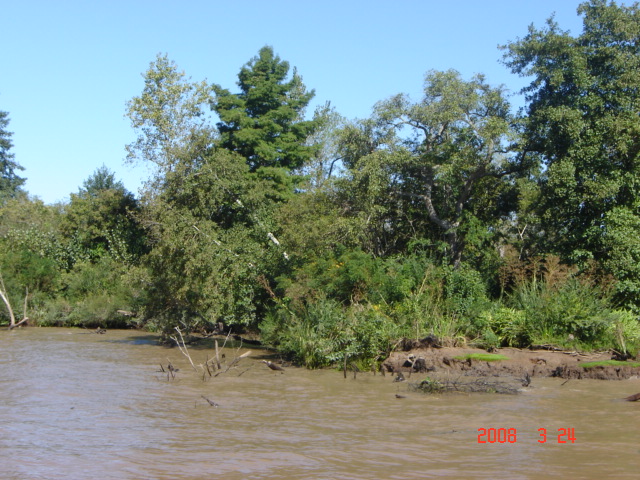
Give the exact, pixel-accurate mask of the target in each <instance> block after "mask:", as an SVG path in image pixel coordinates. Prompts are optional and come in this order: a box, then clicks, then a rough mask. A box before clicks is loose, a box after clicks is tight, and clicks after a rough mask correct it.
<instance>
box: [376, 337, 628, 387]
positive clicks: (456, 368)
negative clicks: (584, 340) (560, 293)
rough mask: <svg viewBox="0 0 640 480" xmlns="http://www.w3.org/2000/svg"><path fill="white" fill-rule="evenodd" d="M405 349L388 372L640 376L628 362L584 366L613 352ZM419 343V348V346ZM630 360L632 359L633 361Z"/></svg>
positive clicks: (395, 356)
mask: <svg viewBox="0 0 640 480" xmlns="http://www.w3.org/2000/svg"><path fill="white" fill-rule="evenodd" d="M408 347H409V348H408V349H407V350H404V351H396V352H394V353H392V354H391V355H390V356H389V358H388V359H387V360H385V361H384V362H383V364H382V368H383V369H384V370H385V371H386V372H388V373H400V372H403V373H408V372H412V373H413V372H415V373H426V374H427V375H428V374H430V373H432V374H434V375H436V376H437V375H442V374H456V375H458V376H472V377H513V378H518V379H523V378H526V377H527V375H528V376H529V377H531V378H534V377H558V378H565V379H583V378H591V379H598V380H624V379H628V378H634V377H635V378H637V377H640V367H632V366H626V365H616V366H599V367H591V368H583V367H582V365H581V364H584V363H586V362H594V361H603V360H610V359H611V354H610V353H609V352H601V353H589V354H583V353H578V352H564V351H549V350H521V349H517V348H501V349H499V350H498V351H496V352H494V353H498V354H501V355H504V356H505V357H507V360H499V361H493V362H487V361H479V360H460V359H456V358H455V357H460V356H466V355H468V354H471V353H487V352H486V351H485V350H481V349H477V348H457V347H442V348H438V347H437V346H432V345H429V346H426V345H416V344H415V342H414V344H410V345H408ZM416 347H417V348H416ZM629 363H630V364H631V363H632V362H629Z"/></svg>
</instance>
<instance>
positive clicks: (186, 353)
mask: <svg viewBox="0 0 640 480" xmlns="http://www.w3.org/2000/svg"><path fill="white" fill-rule="evenodd" d="M175 330H176V332H178V335H180V341H178V339H177V338H176V337H175V336H174V337H169V338H171V340H173V341H174V342H176V344H177V345H178V348H179V349H180V352H181V353H182V354H183V355H184V356H185V357H187V358H188V359H189V363H191V366H192V367H193V369H194V370H195V371H196V372H197V371H198V369H197V368H196V366H195V364H194V363H193V360H191V355H189V350H188V349H187V344H186V343H184V337H183V336H182V332H181V331H180V328H179V327H175ZM180 342H182V345H181V344H180Z"/></svg>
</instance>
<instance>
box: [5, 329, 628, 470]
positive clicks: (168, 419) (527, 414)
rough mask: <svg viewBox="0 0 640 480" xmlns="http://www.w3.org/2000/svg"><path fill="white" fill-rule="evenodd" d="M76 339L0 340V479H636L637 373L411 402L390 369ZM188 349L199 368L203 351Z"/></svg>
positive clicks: (131, 338)
mask: <svg viewBox="0 0 640 480" xmlns="http://www.w3.org/2000/svg"><path fill="white" fill-rule="evenodd" d="M81 332H82V331H81V330H69V329H48V328H27V329H24V330H19V331H13V332H7V331H2V332H0V348H1V351H0V392H1V395H2V407H1V408H0V452H1V456H2V459H1V460H0V478H2V479H7V480H9V479H11V480H13V479H16V480H17V479H20V480H23V479H65V480H67V479H71V480H80V479H101V480H105V479H136V480H137V479H174V480H181V479H211V478H224V479H228V480H232V479H331V480H335V479H376V480H380V479H403V480H404V479H422V478H466V479H510V480H514V479H544V478H575V479H632V478H633V479H637V478H639V476H640V402H636V403H631V402H623V401H620V400H618V399H620V398H623V397H626V396H628V395H631V394H633V393H638V392H640V380H637V379H632V380H624V381H610V382H604V381H597V380H580V381H578V380H571V381H569V382H568V383H566V384H565V385H561V384H562V383H563V382H564V380H556V379H537V378H534V380H533V383H532V387H531V388H528V389H526V390H525V391H523V392H522V393H521V394H520V395H517V396H499V395H490V394H472V395H466V394H447V395H424V394H420V393H413V392H410V391H408V387H407V384H406V383H401V384H398V383H393V382H392V378H391V377H390V376H388V375H387V376H386V377H382V376H380V375H376V376H374V375H372V374H360V375H358V377H357V379H355V380H354V379H353V376H352V375H351V376H349V378H347V379H344V378H343V375H342V373H341V372H336V371H332V370H328V371H309V370H304V369H299V368H287V369H286V372H285V373H284V374H280V373H278V372H272V371H271V370H269V369H268V368H267V367H266V365H265V364H264V363H261V362H260V360H261V359H262V358H265V357H264V355H265V352H264V351H261V350H259V349H251V348H245V347H242V349H240V350H236V349H225V351H224V353H225V356H226V361H227V362H229V361H230V360H232V359H233V358H234V357H235V356H237V355H238V354H239V353H244V352H246V351H248V350H251V351H252V353H251V355H249V356H248V357H246V358H243V359H242V360H241V361H239V362H238V364H237V366H236V367H234V368H232V369H230V370H229V371H228V372H226V373H224V374H221V375H219V376H218V377H215V378H211V377H209V376H208V375H207V378H205V379H204V380H203V376H202V372H199V373H196V372H195V371H194V370H193V369H192V368H191V366H190V365H189V362H188V360H187V359H186V357H184V356H183V355H182V354H181V353H180V352H179V351H178V349H177V348H167V347H163V346H159V345H157V343H156V341H155V339H156V337H155V336H154V335H152V334H148V333H144V332H135V331H109V332H107V333H106V334H105V335H95V334H82V333H81ZM190 352H191V355H192V357H193V359H194V361H195V362H196V363H200V362H203V361H205V360H206V358H207V356H208V357H209V358H211V357H212V356H213V350H211V349H210V348H192V349H190ZM169 360H170V361H171V362H172V363H173V364H174V365H175V366H176V367H177V368H179V369H180V371H179V372H177V374H176V377H175V378H173V379H169V380H168V379H167V374H166V373H161V372H159V371H158V370H159V368H160V367H159V365H160V364H161V363H162V364H163V365H165V366H166V365H167V363H168V361H169ZM421 379H422V376H416V375H415V374H414V376H413V378H411V379H409V381H414V380H415V381H418V380H421ZM396 394H400V395H402V396H405V397H406V398H396ZM202 396H205V397H207V398H208V399H210V400H211V401H213V402H215V403H217V404H218V405H219V406H218V407H213V406H211V405H210V404H209V403H208V402H207V401H206V400H205V399H203V398H202ZM481 428H484V429H486V434H485V435H484V436H482V437H481V438H480V440H485V441H486V443H479V442H478V441H479V438H478V437H479V433H478V432H479V429H481ZM542 428H544V429H546V430H545V431H542V430H539V429H542ZM501 429H504V430H501ZM562 429H566V430H564V431H563V430H562ZM570 429H573V430H570ZM545 432H546V437H543V436H542V435H541V434H543V433H545ZM572 432H573V433H574V435H570V434H571V433H572ZM514 434H515V436H514ZM571 436H574V437H575V441H574V442H573V443H572V442H571V440H570V437H571ZM545 438H546V441H544V443H541V442H542V441H543V440H545ZM562 441H565V442H567V443H561V442H562Z"/></svg>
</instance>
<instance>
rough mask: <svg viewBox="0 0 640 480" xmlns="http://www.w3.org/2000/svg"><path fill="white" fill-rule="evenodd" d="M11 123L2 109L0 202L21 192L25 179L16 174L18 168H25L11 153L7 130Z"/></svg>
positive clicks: (0, 119) (9, 133)
mask: <svg viewBox="0 0 640 480" xmlns="http://www.w3.org/2000/svg"><path fill="white" fill-rule="evenodd" d="M8 125H9V114H8V113H7V112H2V111H0V202H5V201H6V200H7V199H8V198H13V197H15V196H16V195H17V194H19V193H20V192H21V188H20V187H21V186H22V185H23V184H24V182H25V179H24V178H21V177H19V176H18V175H17V174H16V170H24V167H22V166H21V165H19V164H18V163H17V162H16V161H15V160H14V158H15V155H14V154H13V153H11V148H13V143H12V142H11V136H12V135H13V134H12V133H11V132H8V131H7V130H6V128H7V126H8Z"/></svg>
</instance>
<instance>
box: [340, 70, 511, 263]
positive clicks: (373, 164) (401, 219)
mask: <svg viewBox="0 0 640 480" xmlns="http://www.w3.org/2000/svg"><path fill="white" fill-rule="evenodd" d="M511 127H512V118H511V114H510V113H509V104H508V102H507V100H506V98H505V95H504V92H503V90H502V89H501V88H494V87H491V86H490V85H489V84H487V82H486V81H485V79H484V77H482V76H480V75H479V76H476V77H474V78H473V79H472V80H470V81H465V80H463V79H462V78H461V77H460V75H459V73H458V72H455V71H452V70H450V71H446V72H435V71H432V72H429V73H428V74H427V75H426V78H425V87H424V97H423V99H422V100H421V101H419V102H417V103H414V102H412V101H411V100H410V99H409V98H408V97H407V96H405V95H397V96H395V97H392V98H390V99H389V100H386V101H383V102H380V103H379V104H378V105H377V106H376V109H375V115H374V117H373V118H372V119H370V120H369V121H367V122H365V123H362V124H361V125H360V126H352V127H350V128H349V129H346V130H345V132H344V147H345V148H344V157H345V162H346V164H347V166H349V167H350V172H351V175H352V177H353V181H354V184H355V185H359V187H357V188H358V189H362V188H365V189H366V191H367V192H368V193H367V194H366V195H364V196H363V197H362V198H368V199H369V200H367V201H368V202H369V203H370V205H369V207H367V208H366V210H367V211H368V213H367V214H366V216H367V218H368V219H375V218H376V216H377V217H378V219H379V222H378V223H379V225H380V227H379V228H378V230H379V231H380V233H379V234H378V236H382V235H392V236H394V237H396V236H397V235H399V234H402V233H403V232H413V236H414V238H417V237H420V236H423V237H426V238H430V239H432V240H437V239H440V240H442V241H444V243H445V245H446V248H447V256H448V257H449V260H450V261H451V263H453V264H454V265H459V263H460V261H461V260H462V255H463V252H464V249H465V248H466V246H467V243H468V241H469V240H470V237H471V236H476V237H477V236H478V235H482V234H483V232H484V233H487V232H488V230H489V227H490V226H491V225H492V222H493V223H495V219H496V218H499V217H500V216H501V215H502V216H504V215H506V214H508V213H509V209H508V208H506V207H507V205H506V204H505V202H504V200H505V198H506V197H505V193H506V191H507V190H508V189H509V187H510V183H509V182H508V181H507V180H508V177H509V175H511V174H513V173H514V172H516V171H517V170H518V168H519V165H518V163H517V162H516V161H515V160H516V156H515V155H514V153H513V152H512V151H511V150H510V146H511V145H510V142H511V140H512V139H511V138H510V136H511V135H512V129H511Z"/></svg>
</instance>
